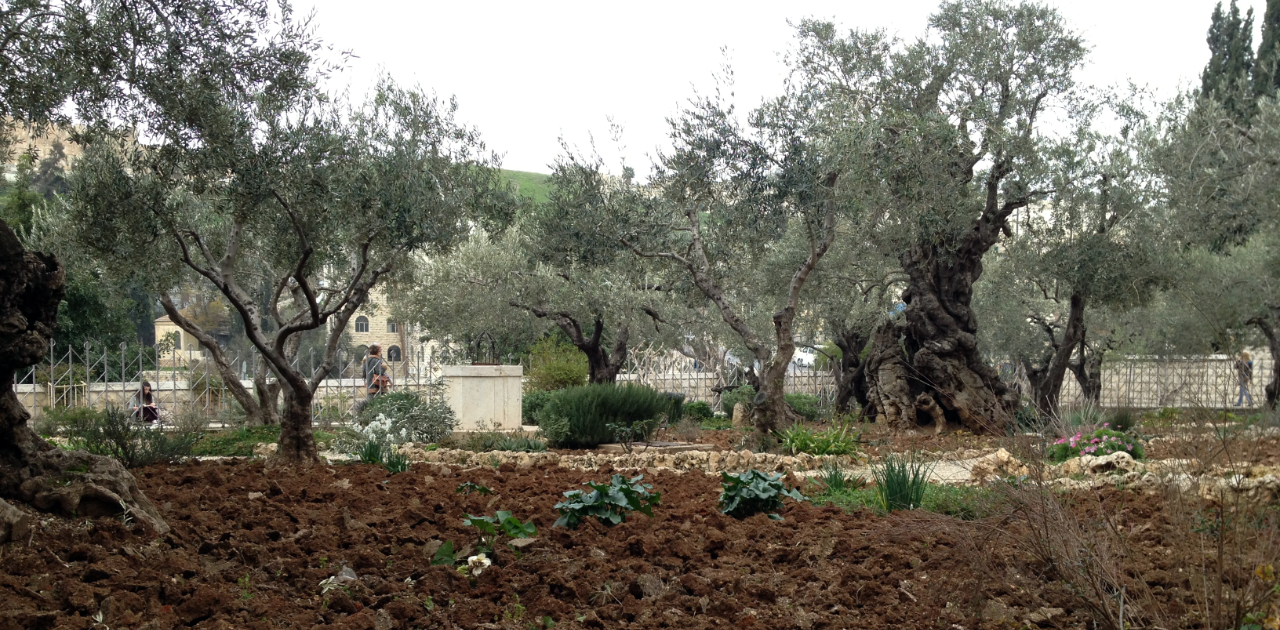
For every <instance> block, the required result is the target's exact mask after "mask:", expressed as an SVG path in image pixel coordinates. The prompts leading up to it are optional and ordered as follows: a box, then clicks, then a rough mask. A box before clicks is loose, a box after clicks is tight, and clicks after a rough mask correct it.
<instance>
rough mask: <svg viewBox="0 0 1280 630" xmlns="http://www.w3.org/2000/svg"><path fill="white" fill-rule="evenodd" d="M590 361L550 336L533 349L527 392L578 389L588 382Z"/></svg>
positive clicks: (563, 340)
mask: <svg viewBox="0 0 1280 630" xmlns="http://www.w3.org/2000/svg"><path fill="white" fill-rule="evenodd" d="M589 372H590V369H589V367H588V366H587V357H586V355H584V354H582V352H581V351H579V350H578V349H577V348H576V347H574V345H573V344H571V343H569V342H568V341H567V340H566V339H564V338H562V337H560V336H555V335H553V336H550V337H547V338H546V339H543V340H542V341H539V342H538V343H536V344H534V345H533V347H532V348H530V349H529V371H528V372H527V373H526V375H525V376H526V379H525V388H526V389H527V390H528V391H530V392H536V391H555V390H560V389H565V388H568V387H578V386H581V385H583V384H585V383H586V382H587V374H588V373H589Z"/></svg>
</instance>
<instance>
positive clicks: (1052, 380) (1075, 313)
mask: <svg viewBox="0 0 1280 630" xmlns="http://www.w3.org/2000/svg"><path fill="white" fill-rule="evenodd" d="M1084 309H1085V299H1084V296H1082V295H1081V294H1080V293H1079V292H1076V293H1073V294H1072V295H1071V306H1070V311H1069V312H1068V313H1067V323H1066V326H1065V327H1064V328H1063V331H1062V339H1061V340H1058V339H1057V337H1056V336H1055V334H1054V331H1053V329H1052V328H1049V327H1046V329H1045V333H1046V334H1048V335H1049V342H1050V347H1051V348H1053V352H1052V353H1051V354H1050V355H1049V356H1048V359H1047V360H1046V361H1045V362H1044V364H1043V365H1040V366H1033V367H1028V368H1027V380H1028V381H1029V382H1030V383H1031V396H1032V402H1033V403H1034V404H1035V406H1036V410H1037V411H1039V412H1040V415H1041V416H1043V417H1053V416H1056V415H1057V413H1058V399H1059V398H1060V396H1061V395H1062V381H1063V380H1064V379H1065V378H1066V376H1067V370H1068V369H1070V367H1071V356H1072V355H1073V354H1075V352H1076V347H1077V346H1079V345H1081V343H1082V340H1083V339H1084ZM1080 352H1081V353H1083V352H1084V349H1083V348H1081V349H1080ZM1082 360H1083V359H1082Z"/></svg>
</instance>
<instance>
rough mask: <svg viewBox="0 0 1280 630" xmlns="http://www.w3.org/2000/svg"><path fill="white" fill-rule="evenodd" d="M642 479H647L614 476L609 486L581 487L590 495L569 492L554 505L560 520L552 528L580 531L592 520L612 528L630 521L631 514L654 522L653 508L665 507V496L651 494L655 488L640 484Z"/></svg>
mask: <svg viewBox="0 0 1280 630" xmlns="http://www.w3.org/2000/svg"><path fill="white" fill-rule="evenodd" d="M642 479H644V475H636V476H635V477H632V478H631V479H630V480H627V479H624V478H623V476H622V475H614V476H613V477H612V479H610V481H609V483H607V484H604V483H595V482H592V481H588V482H586V483H584V484H582V485H584V486H587V487H589V488H591V492H583V491H582V490H570V491H568V492H566V493H564V498H565V500H564V501H561V502H560V503H557V504H556V505H555V509H556V511H557V512H559V513H560V518H558V519H556V522H555V523H554V524H553V525H552V527H568V528H569V529H577V528H578V525H580V524H581V523H582V520H583V519H585V518H588V517H592V516H594V517H596V519H597V520H599V521H600V522H601V523H603V524H604V525H605V526H606V527H612V526H614V525H617V524H618V523H621V522H623V521H625V520H627V514H628V513H630V512H639V513H641V514H644V515H645V516H648V517H649V518H653V506H655V505H660V504H661V503H662V493H660V492H652V493H651V492H649V491H650V490H652V489H653V486H651V485H648V484H642V483H640V481H641V480H642Z"/></svg>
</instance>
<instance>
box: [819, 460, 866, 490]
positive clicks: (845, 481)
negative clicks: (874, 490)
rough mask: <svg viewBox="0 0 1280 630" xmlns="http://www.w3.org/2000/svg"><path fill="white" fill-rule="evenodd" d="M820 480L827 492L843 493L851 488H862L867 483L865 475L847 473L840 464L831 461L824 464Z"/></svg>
mask: <svg viewBox="0 0 1280 630" xmlns="http://www.w3.org/2000/svg"><path fill="white" fill-rule="evenodd" d="M818 481H819V482H820V483H821V484H822V486H823V489H824V492H825V493H841V492H848V491H850V490H860V489H862V488H864V487H866V485H867V480H866V478H864V477H857V476H853V475H846V474H845V473H844V471H843V470H840V467H839V466H836V465H835V464H833V463H831V462H827V463H825V464H823V465H822V468H821V470H820V472H819V473H818Z"/></svg>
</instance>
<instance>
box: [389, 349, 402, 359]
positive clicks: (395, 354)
mask: <svg viewBox="0 0 1280 630" xmlns="http://www.w3.org/2000/svg"><path fill="white" fill-rule="evenodd" d="M387 360H388V361H399V360H400V346H391V347H390V348H387Z"/></svg>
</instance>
